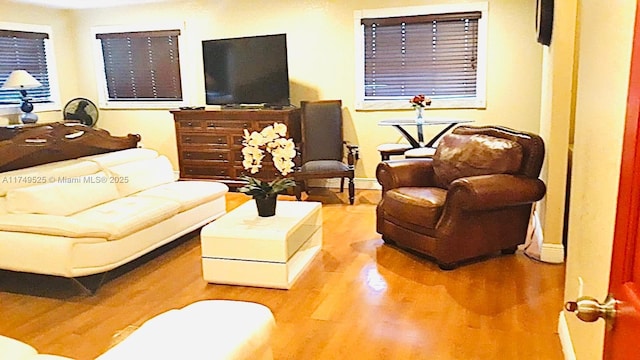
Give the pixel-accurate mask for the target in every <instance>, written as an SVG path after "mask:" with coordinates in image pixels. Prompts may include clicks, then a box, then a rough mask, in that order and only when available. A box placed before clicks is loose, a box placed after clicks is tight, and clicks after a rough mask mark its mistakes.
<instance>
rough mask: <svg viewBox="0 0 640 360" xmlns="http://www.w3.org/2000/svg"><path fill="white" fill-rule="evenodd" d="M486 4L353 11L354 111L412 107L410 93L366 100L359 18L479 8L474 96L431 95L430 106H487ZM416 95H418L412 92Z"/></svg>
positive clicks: (433, 13) (468, 107)
mask: <svg viewBox="0 0 640 360" xmlns="http://www.w3.org/2000/svg"><path fill="white" fill-rule="evenodd" d="M488 10H489V6H488V3H487V2H479V3H468V4H452V5H425V6H410V7H397V8H383V9H370V10H357V11H355V12H354V32H355V46H356V56H355V68H356V70H355V71H356V74H355V76H356V79H355V80H356V84H355V91H356V101H355V108H356V110H403V109H411V104H410V103H409V100H410V98H411V96H405V97H398V98H397V99H386V100H365V91H364V84H365V81H364V77H365V73H364V66H365V49H364V26H363V25H362V24H361V20H362V19H368V18H384V17H396V16H415V15H437V14H447V13H460V12H474V11H479V12H481V13H482V16H481V17H480V19H479V20H478V49H477V54H478V60H477V68H476V70H477V73H476V96H475V97H474V98H465V99H460V98H450V99H447V98H434V99H432V100H433V101H432V103H431V106H429V108H430V109H483V108H486V88H487V80H486V74H487V32H488V25H487V24H488V18H489V14H488V13H489V11H488ZM415 95H417V94H415Z"/></svg>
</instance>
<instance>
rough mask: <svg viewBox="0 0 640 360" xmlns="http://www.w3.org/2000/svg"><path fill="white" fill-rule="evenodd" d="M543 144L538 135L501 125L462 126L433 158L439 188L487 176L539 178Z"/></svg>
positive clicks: (439, 145)
mask: <svg viewBox="0 0 640 360" xmlns="http://www.w3.org/2000/svg"><path fill="white" fill-rule="evenodd" d="M543 160H544V142H543V140H542V138H541V137H540V136H538V135H536V134H532V133H528V132H522V131H516V130H512V129H509V128H505V127H499V126H482V127H474V126H460V127H457V128H456V129H454V130H453V131H452V133H451V134H448V135H445V136H444V137H443V138H442V139H441V141H440V143H439V144H438V148H437V150H436V153H435V155H434V156H433V168H434V173H435V178H436V183H437V184H438V186H441V187H443V188H447V187H449V184H450V183H451V182H452V181H453V180H455V179H458V178H461V177H466V176H476V175H488V174H514V175H521V176H525V177H529V178H537V177H538V176H539V175H540V170H541V168H542V162H543Z"/></svg>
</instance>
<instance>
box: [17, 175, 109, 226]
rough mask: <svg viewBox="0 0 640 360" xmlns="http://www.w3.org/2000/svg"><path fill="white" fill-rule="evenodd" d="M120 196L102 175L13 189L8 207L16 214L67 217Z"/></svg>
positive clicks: (107, 178)
mask: <svg viewBox="0 0 640 360" xmlns="http://www.w3.org/2000/svg"><path fill="white" fill-rule="evenodd" d="M118 197H119V194H118V189H117V188H116V184H115V183H113V182H111V181H109V177H108V176H107V175H106V174H105V173H103V172H100V173H97V174H93V175H87V176H80V177H75V178H65V180H64V181H62V180H61V181H60V182H58V181H56V182H52V183H46V184H42V185H36V186H30V187H25V188H21V189H13V190H10V191H9V192H8V193H7V196H6V198H7V200H6V202H7V204H6V208H7V211H8V212H10V213H14V214H45V215H62V216H66V215H71V214H73V213H76V212H78V211H82V210H85V209H88V208H90V207H93V206H95V205H98V204H102V203H105V202H107V201H110V200H113V199H117V198H118Z"/></svg>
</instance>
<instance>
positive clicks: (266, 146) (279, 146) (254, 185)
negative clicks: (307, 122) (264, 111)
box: [238, 123, 296, 199]
mask: <svg viewBox="0 0 640 360" xmlns="http://www.w3.org/2000/svg"><path fill="white" fill-rule="evenodd" d="M286 135H287V126H286V125H285V124H282V123H274V124H273V125H269V126H267V127H265V128H264V129H262V131H260V132H257V131H253V132H251V133H249V131H248V130H247V129H245V130H244V136H243V141H242V145H244V147H243V148H242V156H243V160H242V166H243V167H244V168H245V170H249V171H250V172H251V174H257V173H258V172H259V171H260V169H261V168H262V160H263V159H264V157H265V152H268V153H269V154H271V158H272V161H273V166H274V167H275V168H276V169H277V170H278V172H280V174H282V176H286V175H287V174H289V173H291V172H293V168H294V163H293V158H295V156H296V148H295V144H294V142H293V140H292V139H288V138H286ZM241 178H242V179H244V180H246V181H247V184H246V185H244V186H242V187H240V188H239V189H238V191H239V192H242V193H245V194H247V195H251V196H253V197H254V198H258V199H260V198H262V199H263V198H266V197H268V196H270V195H275V194H278V193H280V192H281V191H283V190H286V189H287V188H290V187H293V186H295V184H296V182H295V181H294V180H293V179H292V178H288V177H283V178H277V179H275V180H272V181H269V182H267V181H262V180H260V179H257V178H254V177H251V176H242V177H241Z"/></svg>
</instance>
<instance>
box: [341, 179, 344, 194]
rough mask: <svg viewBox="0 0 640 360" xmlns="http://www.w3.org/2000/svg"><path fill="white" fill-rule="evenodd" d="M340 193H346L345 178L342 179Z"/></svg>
mask: <svg viewBox="0 0 640 360" xmlns="http://www.w3.org/2000/svg"><path fill="white" fill-rule="evenodd" d="M340 192H341V193H342V192H344V178H340Z"/></svg>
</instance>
